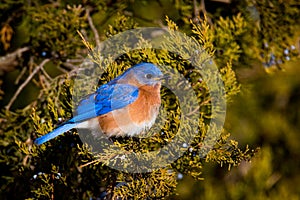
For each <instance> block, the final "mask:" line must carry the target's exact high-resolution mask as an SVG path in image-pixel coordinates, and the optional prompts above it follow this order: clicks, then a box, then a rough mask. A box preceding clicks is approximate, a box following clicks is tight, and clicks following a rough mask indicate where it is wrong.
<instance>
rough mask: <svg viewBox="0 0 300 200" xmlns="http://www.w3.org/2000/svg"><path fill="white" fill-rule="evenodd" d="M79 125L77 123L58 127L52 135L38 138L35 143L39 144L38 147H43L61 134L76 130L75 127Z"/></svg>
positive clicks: (48, 134)
mask: <svg viewBox="0 0 300 200" xmlns="http://www.w3.org/2000/svg"><path fill="white" fill-rule="evenodd" d="M76 125H77V123H68V122H67V123H65V124H63V125H61V126H59V127H57V128H56V129H54V130H53V131H51V132H50V133H47V134H46V135H43V136H41V137H39V138H37V139H36V140H35V141H34V143H35V144H37V145H41V144H43V143H45V142H47V141H49V140H51V139H53V138H55V137H56V136H58V135H60V134H63V133H64V132H66V131H68V130H70V129H72V128H75V126H76Z"/></svg>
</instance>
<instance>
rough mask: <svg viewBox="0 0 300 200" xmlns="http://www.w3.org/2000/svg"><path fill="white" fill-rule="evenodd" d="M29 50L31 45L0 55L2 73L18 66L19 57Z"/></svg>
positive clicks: (0, 70)
mask: <svg viewBox="0 0 300 200" xmlns="http://www.w3.org/2000/svg"><path fill="white" fill-rule="evenodd" d="M28 50H29V47H23V48H19V49H17V50H15V51H14V52H12V53H10V54H7V55H5V56H3V57H0V73H1V72H2V73H3V72H9V71H12V70H14V69H15V68H16V66H18V64H19V62H18V61H17V59H18V58H20V57H21V55H22V53H24V52H26V51H28Z"/></svg>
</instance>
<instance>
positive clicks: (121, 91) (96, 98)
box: [69, 84, 138, 123]
mask: <svg viewBox="0 0 300 200" xmlns="http://www.w3.org/2000/svg"><path fill="white" fill-rule="evenodd" d="M137 97H138V88H137V87H135V86H133V85H129V84H105V85H102V86H101V87H99V88H98V89H97V91H96V92H95V93H93V94H91V95H89V96H87V97H86V98H84V99H83V100H81V102H80V103H79V105H78V107H77V109H76V113H77V114H76V116H74V117H73V118H72V119H71V120H70V121H69V122H73V123H75V122H81V121H84V120H87V119H90V118H94V117H97V116H99V115H103V114H106V113H108V112H110V111H112V110H116V109H120V108H123V107H125V106H127V105H129V104H131V103H133V102H134V101H135V100H136V99H137Z"/></svg>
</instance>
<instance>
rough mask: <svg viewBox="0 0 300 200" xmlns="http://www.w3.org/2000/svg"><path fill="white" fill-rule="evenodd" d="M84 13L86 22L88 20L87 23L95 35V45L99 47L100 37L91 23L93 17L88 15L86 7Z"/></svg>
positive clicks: (88, 11)
mask: <svg viewBox="0 0 300 200" xmlns="http://www.w3.org/2000/svg"><path fill="white" fill-rule="evenodd" d="M86 15H87V19H88V22H89V25H90V27H91V29H92V31H93V33H94V36H95V41H96V45H97V47H100V37H99V33H98V31H97V29H96V27H95V25H94V23H93V19H92V17H91V15H90V10H89V9H86Z"/></svg>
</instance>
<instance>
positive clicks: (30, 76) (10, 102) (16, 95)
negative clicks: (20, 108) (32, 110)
mask: <svg viewBox="0 0 300 200" xmlns="http://www.w3.org/2000/svg"><path fill="white" fill-rule="evenodd" d="M49 61H50V59H45V60H43V62H41V64H40V65H39V66H37V67H36V68H35V69H34V70H33V72H32V73H31V74H30V75H29V76H28V78H27V79H26V80H25V81H24V83H23V84H22V85H20V87H19V88H18V90H17V91H16V93H15V94H14V96H13V97H12V98H11V100H10V101H9V103H8V104H7V106H6V107H5V108H6V110H9V109H10V107H11V106H12V104H13V103H14V101H15V100H16V98H17V97H18V95H19V94H20V93H21V92H22V90H23V89H24V88H25V86H26V85H27V84H28V83H29V81H30V80H31V79H32V78H33V76H34V75H35V74H36V73H37V72H38V71H39V70H40V69H41V68H42V67H43V66H44V65H45V64H46V63H47V62H49Z"/></svg>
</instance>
